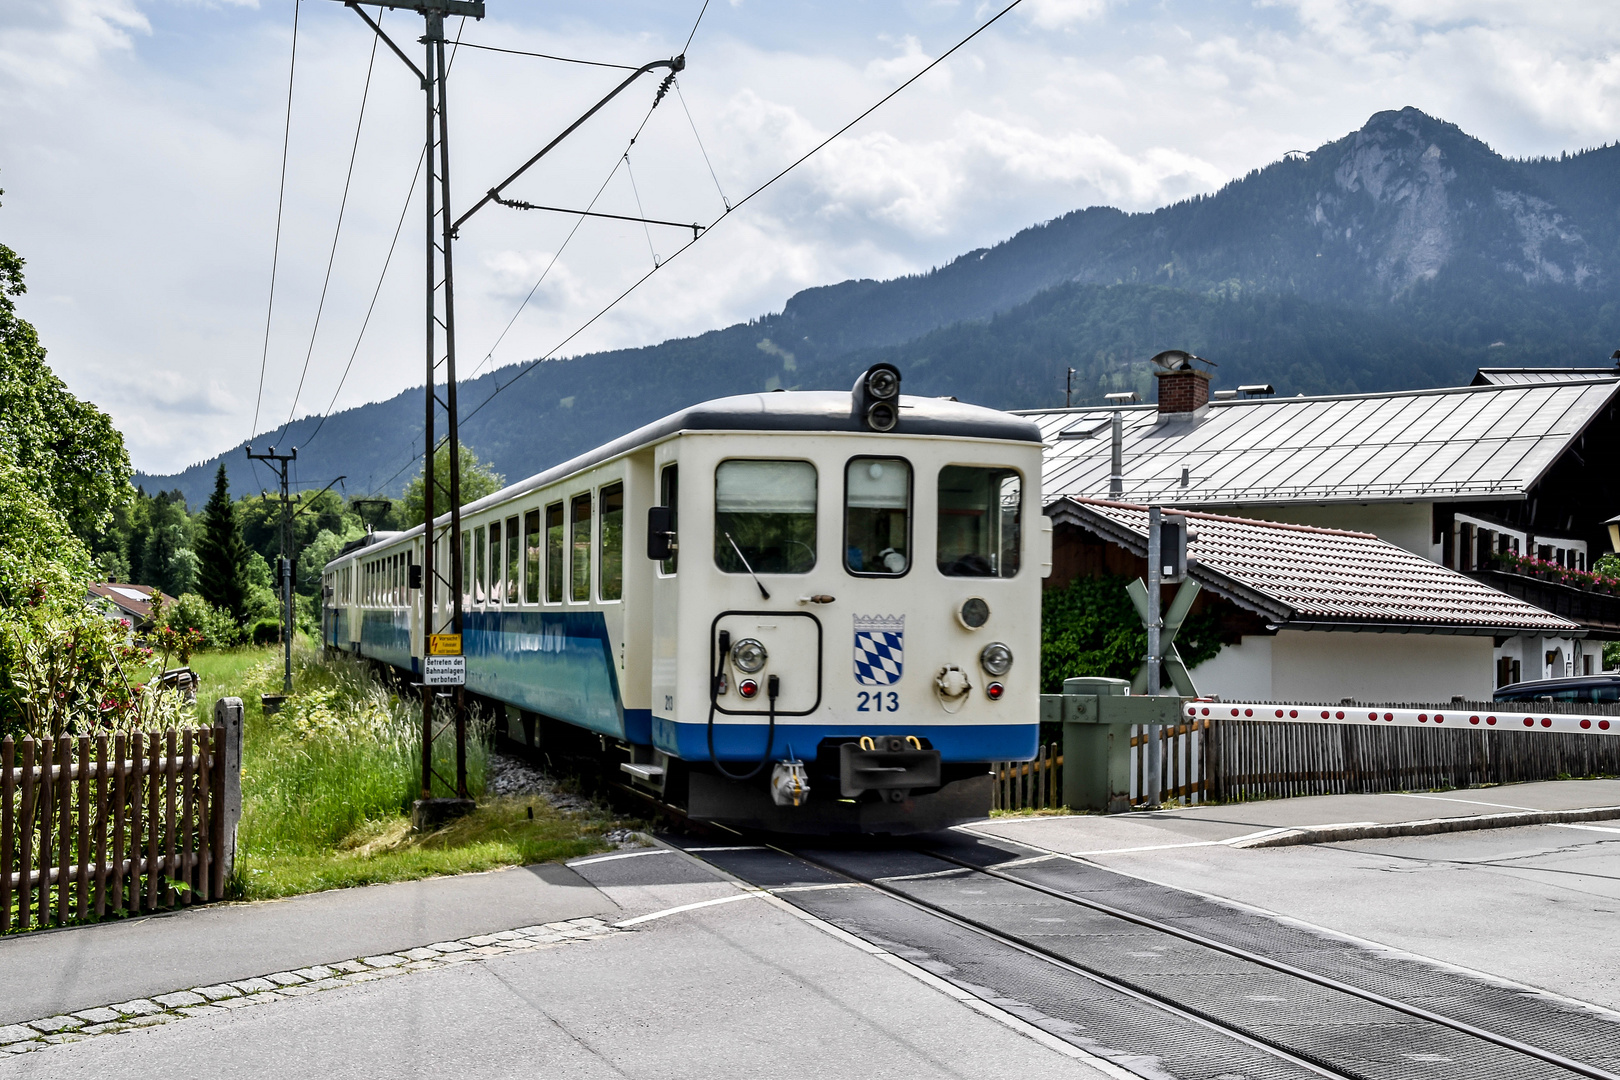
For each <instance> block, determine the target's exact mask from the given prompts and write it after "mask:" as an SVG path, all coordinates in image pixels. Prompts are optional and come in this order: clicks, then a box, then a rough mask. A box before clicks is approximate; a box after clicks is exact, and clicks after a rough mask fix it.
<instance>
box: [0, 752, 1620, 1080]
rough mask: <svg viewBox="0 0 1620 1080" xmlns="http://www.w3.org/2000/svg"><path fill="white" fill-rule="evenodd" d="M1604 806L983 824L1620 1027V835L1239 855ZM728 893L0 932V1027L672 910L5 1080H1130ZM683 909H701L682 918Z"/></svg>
mask: <svg viewBox="0 0 1620 1080" xmlns="http://www.w3.org/2000/svg"><path fill="white" fill-rule="evenodd" d="M1345 799H1362V800H1363V801H1360V802H1349V803H1347V802H1345V801H1343V800H1345ZM1335 800H1337V801H1335ZM1436 800H1439V801H1444V802H1450V803H1451V804H1452V805H1451V806H1439V805H1431V804H1432V803H1435V801H1436ZM1615 803H1620V788H1616V789H1615V790H1611V789H1610V787H1609V786H1593V785H1590V784H1583V783H1581V782H1575V783H1571V784H1562V785H1524V786H1521V787H1517V788H1498V789H1490V790H1488V791H1483V792H1481V791H1475V792H1452V793H1447V794H1445V795H1440V796H1433V795H1423V796H1410V797H1407V796H1379V797H1333V798H1331V799H1323V800H1309V799H1298V800H1277V801H1274V802H1269V803H1257V804H1248V805H1245V806H1236V807H1210V808H1207V809H1203V810H1193V811H1174V812H1166V813H1159V814H1152V815H1131V816H1130V817H1126V818H1098V817H1074V818H1063V819H1059V818H1044V819H1008V818H1001V819H996V820H995V821H993V822H987V823H983V824H982V825H980V826H978V827H977V828H978V829H979V830H981V831H983V832H987V833H992V834H995V835H999V836H1003V837H1013V838H1016V839H1017V840H1018V841H1019V842H1021V843H1024V844H1034V845H1037V846H1040V847H1042V848H1044V849H1046V850H1052V851H1063V852H1076V851H1084V852H1086V854H1085V855H1084V856H1082V858H1083V859H1084V860H1085V861H1087V862H1092V863H1096V864H1099V865H1102V866H1105V867H1107V868H1109V869H1112V870H1115V871H1118V872H1121V873H1125V874H1130V875H1134V876H1138V877H1141V878H1144V879H1147V880H1150V881H1154V882H1158V883H1161V884H1164V885H1168V886H1171V887H1174V888H1179V889H1184V890H1188V891H1193V892H1197V893H1201V894H1206V895H1213V896H1218V897H1221V898H1224V899H1226V900H1229V901H1231V902H1235V903H1238V904H1242V905H1249V906H1252V907H1255V908H1258V909H1262V910H1264V911H1266V912H1271V913H1274V914H1275V915H1276V916H1277V917H1279V918H1283V919H1293V920H1301V921H1304V922H1307V923H1310V924H1312V925H1314V926H1319V927H1324V928H1327V929H1329V930H1331V931H1334V932H1336V933H1339V934H1343V935H1348V936H1352V937H1355V938H1357V939H1362V940H1367V941H1371V942H1375V943H1379V944H1381V945H1383V946H1388V947H1391V948H1393V949H1397V950H1404V951H1407V952H1410V953H1412V954H1416V955H1419V956H1422V957H1428V958H1433V959H1434V960H1436V961H1439V962H1443V963H1447V964H1453V965H1459V966H1462V967H1464V968H1467V969H1470V970H1473V971H1478V972H1483V973H1487V974H1490V975H1493V976H1496V977H1499V978H1503V979H1508V980H1512V981H1515V982H1518V983H1523V984H1527V985H1529V986H1533V987H1536V988H1540V989H1543V990H1546V991H1549V992H1552V993H1554V994H1559V995H1565V996H1568V997H1572V998H1576V999H1580V1000H1583V1001H1588V1002H1592V1003H1595V1004H1597V1005H1600V1006H1606V1007H1608V1008H1611V1009H1620V963H1617V962H1616V961H1617V960H1620V944H1617V943H1616V935H1615V933H1614V928H1615V926H1616V925H1620V924H1617V922H1616V919H1615V915H1616V913H1617V911H1620V846H1617V845H1616V841H1617V840H1620V822H1613V823H1607V822H1600V823H1593V824H1583V825H1580V826H1578V827H1577V826H1567V825H1566V826H1532V827H1524V828H1514V829H1504V830H1495V831H1482V832H1471V833H1448V834H1442V835H1437V836H1426V837H1410V838H1401V839H1386V840H1377V841H1354V842H1347V843H1338V844H1328V845H1315V846H1299V847H1283V848H1258V849H1241V848H1236V847H1233V846H1231V845H1230V844H1228V843H1226V842H1225V841H1227V840H1230V839H1232V838H1237V837H1242V836H1245V835H1249V834H1252V833H1253V832H1254V831H1256V830H1257V829H1263V828H1267V827H1276V826H1278V825H1289V824H1320V823H1326V822H1343V821H1369V820H1371V821H1387V820H1398V819H1399V817H1400V815H1401V814H1402V813H1404V814H1405V815H1406V816H1407V817H1429V816H1439V815H1441V814H1447V813H1458V814H1463V813H1494V812H1497V809H1496V808H1497V807H1501V806H1529V807H1534V808H1538V809H1541V808H1548V807H1561V806H1568V805H1583V804H1584V805H1613V804H1615ZM740 895H741V894H740V893H739V890H738V886H737V885H736V884H735V883H733V882H732V881H729V880H726V879H725V878H724V877H723V876H722V875H720V874H719V873H717V872H716V871H714V870H711V869H710V868H708V867H706V866H702V865H699V864H698V863H696V862H694V861H691V860H689V859H688V858H687V857H686V856H683V855H679V854H674V853H668V852H664V853H659V854H642V855H634V856H632V857H629V858H609V859H607V860H580V861H578V862H577V863H575V864H574V866H573V868H572V869H565V868H560V867H551V868H546V869H543V870H531V869H520V870H510V871H503V872H501V873H498V874H487V875H474V876H469V877H465V878H455V879H440V880H437V881H429V882H418V883H411V884H408V885H399V886H380V887H375V888H370V889H355V890H344V891H341V892H336V893H327V894H321V895H318V896H312V897H306V898H301V899H299V900H294V901H287V902H284V903H278V904H267V905H236V906H228V905H222V906H217V907H212V908H202V909H197V910H192V911H186V912H181V913H178V914H175V915H171V916H164V917H160V918H151V919H136V920H130V921H127V922H122V923H111V924H106V925H103V926H100V927H91V928H82V929H77V930H68V931H60V932H52V933H45V934H38V935H22V936H18V937H13V938H8V939H4V940H0V1010H3V1012H0V1025H3V1024H5V1023H10V1022H14V1021H19V1020H28V1019H36V1018H41V1017H45V1016H48V1015H52V1014H54V1013H58V1012H63V1011H68V1010H77V1009H82V1008H85V1007H87V1006H92V1005H102V1004H107V1003H110V1002H117V1001H125V1000H129V999H132V998H136V997H140V996H151V995H155V994H157V993H160V992H164V991H169V990H178V989H182V988H186V987H191V986H200V985H205V984H209V983H214V982H219V981H224V980H226V979H236V978H247V977H250V976H255V975H263V974H268V973H270V972H273V971H279V970H287V969H292V968H295V967H298V966H300V965H306V964H317V963H331V962H334V961H336V960H339V959H343V958H350V957H355V956H363V955H368V954H371V953H378V952H386V951H390V950H393V951H398V950H403V949H407V948H410V947H412V946H417V945H423V944H427V943H429V942H433V941H442V940H445V939H449V938H455V937H461V936H467V935H472V934H479V933H485V932H489V931H493V930H496V929H501V928H507V927H514V928H515V927H519V926H525V925H531V924H535V923H540V922H547V921H552V920H562V919H567V918H574V917H578V916H582V915H596V916H597V917H599V918H601V919H603V920H605V921H607V922H625V921H626V920H632V919H636V918H639V917H641V916H645V915H656V916H657V917H656V918H653V919H650V920H648V921H645V922H640V923H636V924H633V925H632V926H631V927H630V928H629V929H628V930H627V932H621V933H615V934H610V935H607V936H604V937H601V938H599V939H592V940H587V941H580V942H575V943H569V944H565V945H559V946H557V947H548V948H543V949H539V950H534V951H526V952H521V953H510V954H506V955H500V956H491V957H489V958H487V959H483V960H480V961H478V962H476V963H466V964H461V965H458V966H447V967H442V968H433V969H431V970H422V971H417V972H412V973H408V974H402V975H399V976H398V977H391V978H387V979H382V980H379V981H376V982H366V983H361V984H358V985H352V986H341V987H338V988H336V989H332V990H329V991H322V992H319V993H312V994H310V995H309V996H306V997H301V998H288V999H286V1000H277V1001H270V1002H268V1003H266V1004H262V1005H258V1006H255V1007H252V1008H244V1009H241V1010H240V1011H236V1012H230V1013H225V1012H213V1011H211V1012H208V1013H206V1014H204V1015H199V1016H195V1017H191V1018H186V1019H177V1020H175V1021H173V1022H172V1023H168V1024H165V1025H163V1026H159V1027H154V1028H151V1029H147V1030H140V1031H129V1032H124V1033H122V1034H117V1035H108V1036H98V1037H95V1038H91V1039H87V1040H85V1041H82V1042H76V1043H70V1044H65V1045H60V1046H52V1047H48V1048H45V1049H40V1050H34V1051H32V1052H29V1053H25V1054H21V1055H18V1056H15V1057H11V1056H9V1055H7V1056H0V1075H4V1076H13V1075H15V1076H25V1077H57V1076H63V1077H66V1076H80V1075H97V1076H107V1077H124V1076H129V1077H136V1076H140V1077H146V1076H151V1075H157V1074H160V1073H163V1072H167V1071H170V1070H173V1069H175V1068H183V1069H184V1070H185V1071H186V1072H188V1073H197V1074H201V1075H208V1076H223V1077H230V1076H255V1077H259V1076H271V1077H276V1076H300V1077H301V1076H305V1075H308V1074H310V1073H320V1074H324V1075H330V1076H334V1077H347V1076H367V1077H369V1076H374V1075H377V1074H379V1073H388V1074H401V1075H404V1076H415V1075H423V1076H435V1077H437V1076H442V1075H446V1074H462V1075H467V1076H472V1077H504V1076H525V1077H529V1076H547V1077H549V1076H568V1077H574V1076H579V1077H598V1076H602V1077H608V1076H633V1077H641V1076H646V1077H659V1078H663V1077H685V1076H692V1077H700V1076H701V1077H732V1076H737V1077H741V1076H750V1077H754V1076H759V1075H762V1074H769V1075H789V1076H797V1075H800V1074H804V1075H811V1076H815V1077H816V1080H823V1078H828V1080H831V1078H842V1077H851V1078H855V1077H873V1076H894V1077H956V1076H961V1077H970V1076H971V1077H974V1078H975V1080H979V1078H982V1077H983V1076H984V1075H985V1074H986V1072H987V1071H994V1072H996V1073H997V1074H1000V1073H1003V1072H1005V1073H1006V1074H1008V1075H1026V1074H1037V1075H1042V1076H1058V1077H1062V1076H1076V1077H1097V1076H1101V1075H1112V1076H1115V1077H1118V1076H1121V1075H1123V1074H1121V1073H1120V1072H1119V1071H1118V1069H1117V1068H1116V1067H1113V1066H1106V1067H1105V1066H1102V1065H1099V1064H1098V1063H1097V1062H1095V1061H1094V1060H1089V1059H1087V1058H1085V1057H1084V1056H1078V1057H1077V1056H1075V1053H1074V1052H1073V1050H1072V1048H1065V1047H1063V1046H1061V1045H1055V1044H1057V1040H1056V1039H1055V1038H1053V1036H1052V1035H1051V1034H1049V1033H1047V1032H1043V1031H1040V1030H1037V1029H1035V1028H1034V1027H1032V1026H1031V1025H1030V1023H1028V1022H1024V1021H1021V1020H1020V1019H1019V1017H1020V1016H1024V1017H1030V1016H1031V1014H1030V1013H1028V1011H1027V1010H1025V1011H1021V1009H1020V1005H1019V1003H1018V1002H1017V1001H999V1002H996V1003H994V1004H987V1003H986V1002H983V1001H965V1000H964V999H963V995H962V994H961V993H960V992H957V993H955V994H953V993H951V992H950V988H949V987H947V986H945V985H944V984H942V983H941V982H940V981H939V979H938V978H935V977H933V976H931V975H929V974H928V972H927V971H926V970H924V968H920V967H918V966H916V965H915V964H913V963H908V962H907V961H905V960H902V959H901V958H900V956H903V955H907V954H906V953H905V950H903V949H899V948H897V947H896V946H893V945H891V944H888V943H886V942H884V941H875V942H870V941H869V942H860V941H855V940H852V939H851V938H849V937H848V935H840V934H839V933H838V932H837V931H836V930H833V929H831V928H830V927H828V926H826V925H825V924H820V923H817V922H816V921H815V920H813V919H809V918H807V917H806V916H805V915H804V914H803V913H797V912H795V911H793V910H791V909H789V908H788V906H787V904H786V903H784V902H783V901H784V900H788V899H792V897H791V896H789V895H788V894H783V896H782V897H781V898H779V899H768V898H764V897H761V896H758V895H754V896H751V897H748V898H745V899H738V897H739V896H740ZM715 901H721V902H720V903H715ZM687 905H707V906H700V907H693V908H691V909H690V910H684V911H680V912H675V913H672V914H669V913H668V912H669V909H671V908H683V907H686V906H687ZM895 953H899V955H895ZM913 959H916V958H915V957H913ZM918 962H919V963H921V961H918ZM924 967H926V964H924ZM1036 1019H1037V1022H1039V1021H1038V1018H1036ZM1151 1074H1153V1072H1152V1069H1151V1068H1148V1071H1147V1072H1146V1073H1144V1074H1143V1075H1151ZM1166 1075H1168V1074H1166Z"/></svg>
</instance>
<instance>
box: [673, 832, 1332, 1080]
mask: <svg viewBox="0 0 1620 1080" xmlns="http://www.w3.org/2000/svg"><path fill="white" fill-rule="evenodd" d="M761 846H762V847H765V848H768V849H769V850H771V851H775V852H778V853H780V854H783V855H787V856H789V857H790V858H794V859H798V860H800V861H801V862H806V863H809V864H810V865H811V866H814V867H816V868H817V869H820V870H825V871H827V872H828V873H830V874H836V875H838V876H839V877H843V878H846V879H848V880H850V881H854V882H858V883H859V884H861V885H864V886H866V887H867V888H869V889H872V890H874V891H876V892H880V893H882V894H883V895H885V896H888V897H891V898H892V899H895V900H898V901H900V902H901V903H902V904H905V905H907V906H909V907H913V908H916V909H917V910H918V911H922V912H926V913H927V914H929V915H932V916H934V917H936V918H939V919H943V920H944V921H946V922H948V923H951V924H952V925H954V926H959V927H961V928H962V929H964V930H968V931H970V932H972V933H975V934H978V935H979V936H980V937H984V938H988V939H990V940H991V941H994V942H996V943H997V944H999V945H1005V946H1007V947H1008V948H1010V949H1014V950H1016V951H1018V952H1021V953H1023V954H1025V955H1026V956H1030V957H1033V958H1034V959H1036V960H1040V961H1043V962H1045V963H1048V964H1051V965H1052V966H1053V967H1056V968H1059V969H1060V970H1063V971H1067V972H1069V973H1070V974H1071V975H1077V976H1079V977H1080V978H1082V979H1085V980H1086V981H1088V982H1092V983H1095V984H1096V985H1098V986H1101V987H1103V988H1105V989H1108V990H1112V991H1115V992H1117V993H1120V994H1123V995H1125V996H1126V997H1129V998H1131V999H1133V1000H1135V1001H1140V1002H1142V1003H1143V1004H1146V1005H1151V1006H1153V1007H1154V1008H1157V1009H1162V1010H1163V1011H1165V1012H1167V1013H1170V1014H1171V1015H1172V1016H1177V1017H1180V1018H1181V1019H1183V1020H1187V1021H1189V1022H1191V1023H1194V1024H1197V1025H1198V1026H1199V1027H1202V1028H1205V1029H1206V1030H1209V1031H1213V1032H1215V1033H1216V1034H1218V1035H1224V1036H1225V1037H1227V1038H1229V1039H1232V1040H1234V1041H1236V1042H1240V1043H1242V1044H1244V1045H1245V1046H1248V1047H1251V1048H1253V1049H1255V1050H1259V1051H1260V1052H1262V1053H1264V1054H1269V1055H1271V1056H1272V1057H1275V1058H1279V1059H1281V1060H1283V1061H1286V1062H1288V1063H1289V1064H1291V1065H1297V1066H1299V1067H1300V1068H1302V1069H1305V1070H1307V1071H1309V1072H1313V1073H1315V1074H1317V1075H1318V1076H1323V1077H1327V1078H1329V1080H1356V1078H1355V1077H1353V1076H1351V1075H1349V1074H1347V1073H1344V1072H1341V1071H1339V1070H1337V1069H1334V1068H1332V1067H1330V1066H1327V1065H1324V1064H1318V1063H1317V1062H1314V1061H1311V1060H1310V1059H1308V1058H1304V1057H1301V1056H1299V1054H1297V1053H1296V1052H1294V1051H1292V1050H1289V1049H1288V1048H1287V1047H1284V1046H1279V1045H1277V1044H1275V1043H1272V1042H1269V1041H1267V1040H1265V1039H1262V1038H1259V1037H1258V1036H1255V1035H1250V1034H1249V1033H1248V1032H1245V1031H1240V1030H1239V1029H1237V1028H1235V1027H1233V1026H1231V1025H1230V1024H1229V1023H1227V1022H1225V1021H1223V1020H1221V1019H1220V1018H1218V1017H1216V1016H1212V1015H1209V1014H1206V1013H1204V1012H1202V1011H1200V1010H1198V1009H1194V1008H1192V1007H1190V1006H1188V1005H1187V1004H1185V1003H1184V1002H1178V1001H1173V1000H1171V999H1170V998H1167V997H1160V996H1159V995H1157V994H1154V993H1153V992H1152V991H1148V990H1141V989H1138V988H1137V987H1134V986H1131V985H1129V984H1128V983H1123V982H1120V981H1118V980H1117V979H1115V978H1114V977H1113V976H1110V975H1105V974H1103V973H1102V972H1100V971H1093V970H1091V969H1089V968H1087V967H1084V966H1082V965H1080V964H1077V963H1075V961H1073V960H1071V959H1069V958H1068V957H1064V956H1060V955H1058V954H1057V953H1055V952H1050V951H1048V950H1046V949H1043V948H1041V947H1040V946H1039V945H1033V944H1030V943H1029V942H1026V941H1021V940H1019V939H1018V938H1015V937H1012V936H1010V935H1008V934H1006V933H1003V932H1002V931H1000V930H996V929H995V928H993V927H990V926H986V925H985V924H983V923H981V922H978V921H976V920H974V919H971V918H968V917H967V916H965V915H960V914H958V913H956V912H953V911H950V910H948V909H946V908H944V907H941V906H939V905H937V904H932V903H929V902H928V901H927V900H922V899H919V898H917V897H914V896H911V895H908V894H907V893H904V892H901V891H900V890H899V889H895V888H893V887H891V886H888V885H885V884H883V883H882V881H880V880H875V879H872V878H865V877H861V876H860V875H858V874H852V873H850V872H849V871H848V870H846V869H843V868H842V867H838V866H833V865H831V864H828V863H824V862H821V861H820V860H818V859H814V858H811V857H810V856H808V855H805V854H803V853H802V852H797V851H791V850H789V849H787V848H782V847H777V846H776V845H775V844H771V843H766V844H763V845H761ZM687 854H689V855H692V856H694V857H697V858H701V857H702V855H701V853H699V852H687ZM926 854H929V855H932V854H933V852H927V853H926ZM704 861H705V862H708V861H709V860H707V859H705V860H704ZM720 869H722V870H724V867H721V868H720ZM968 869H975V868H974V867H968ZM726 872H727V873H731V871H726ZM733 876H735V875H733ZM765 891H766V892H771V890H769V889H766V890H765ZM771 895H773V896H775V895H776V894H775V893H774V892H773V893H771ZM792 895H793V894H791V893H790V894H788V895H786V896H782V897H780V899H782V900H786V901H788V902H789V903H792ZM975 996H977V995H975ZM1121 1068H1124V1066H1121Z"/></svg>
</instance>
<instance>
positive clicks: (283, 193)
mask: <svg viewBox="0 0 1620 1080" xmlns="http://www.w3.org/2000/svg"><path fill="white" fill-rule="evenodd" d="M302 7H303V0H293V24H292V55H291V56H290V57H289V59H288V61H287V116H286V119H285V120H284V121H283V124H282V129H281V181H280V183H279V184H278V185H277V187H276V238H275V241H274V242H273V243H272V245H271V248H270V298H269V300H268V301H267V302H266V304H265V309H264V349H263V350H262V351H261V353H260V354H259V391H258V394H257V395H255V397H254V399H253V426H252V427H250V428H249V429H248V438H249V439H252V438H253V437H254V436H255V435H257V434H258V433H259V408H260V406H262V405H263V404H264V372H265V368H266V366H267V365H268V364H269V361H270V321H271V318H272V316H273V315H274V314H275V310H276V270H277V268H278V267H279V266H280V263H281V212H282V209H283V207H284V206H285V205H286V201H287V147H288V145H289V143H290V142H291V141H292V105H293V76H294V75H296V74H297V72H298V15H299V12H300V10H301V9H302ZM253 466H254V468H255V470H256V469H257V468H258V462H254V463H253Z"/></svg>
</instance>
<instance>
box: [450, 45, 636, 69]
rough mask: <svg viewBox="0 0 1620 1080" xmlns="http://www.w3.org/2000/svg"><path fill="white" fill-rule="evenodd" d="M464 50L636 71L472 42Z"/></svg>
mask: <svg viewBox="0 0 1620 1080" xmlns="http://www.w3.org/2000/svg"><path fill="white" fill-rule="evenodd" d="M461 47H462V48H464V49H482V50H483V51H484V52H498V53H509V54H511V55H512V56H534V57H538V58H539V59H541V60H556V61H558V62H559V63H563V64H583V65H584V66H586V67H600V68H617V69H618V70H620V71H634V70H636V67H635V65H634V64H610V63H608V62H607V61H605V60H581V59H580V58H579V57H576V56H555V55H553V54H551V53H543V52H527V51H525V50H523V49H502V48H500V47H498V46H495V45H476V44H474V43H473V42H471V41H463V42H462V43H461Z"/></svg>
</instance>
